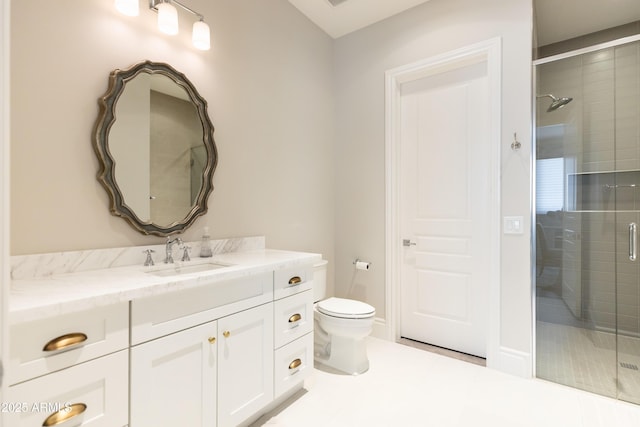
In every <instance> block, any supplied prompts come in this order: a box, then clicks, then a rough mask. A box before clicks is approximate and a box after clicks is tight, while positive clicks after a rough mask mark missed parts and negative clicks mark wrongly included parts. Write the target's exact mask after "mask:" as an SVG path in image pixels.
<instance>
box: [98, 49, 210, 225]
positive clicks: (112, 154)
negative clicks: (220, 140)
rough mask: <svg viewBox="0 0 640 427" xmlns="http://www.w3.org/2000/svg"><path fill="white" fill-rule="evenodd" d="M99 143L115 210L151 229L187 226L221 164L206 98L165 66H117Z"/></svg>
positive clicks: (102, 176) (200, 208)
mask: <svg viewBox="0 0 640 427" xmlns="http://www.w3.org/2000/svg"><path fill="white" fill-rule="evenodd" d="M100 106H101V113H100V116H99V118H98V122H97V123H96V132H95V140H94V147H95V149H96V153H97V154H98V158H99V160H100V162H101V166H102V168H101V171H100V173H99V174H98V179H99V180H100V182H102V183H103V185H104V186H105V188H106V189H107V191H108V193H109V195H110V196H111V201H112V206H111V211H112V213H114V214H115V215H119V216H122V217H123V218H125V219H126V220H127V221H129V222H130V223H131V224H132V225H133V226H134V227H135V228H136V229H138V230H139V231H141V232H143V233H145V234H156V235H161V236H166V235H169V234H172V233H175V232H179V231H183V230H184V229H186V228H187V227H188V226H189V225H190V224H191V223H192V222H193V221H194V220H195V218H196V217H197V216H198V215H202V214H203V213H204V212H206V210H207V206H206V201H207V197H208V195H209V194H210V192H211V190H212V186H211V177H212V175H213V171H214V169H215V166H216V163H217V152H216V148H215V143H214V141H213V127H212V126H211V123H210V121H209V118H208V115H207V113H206V101H204V99H202V98H201V97H200V96H199V95H198V94H197V92H196V90H195V88H194V87H193V86H192V85H191V84H190V82H188V80H187V79H186V77H184V75H182V74H180V73H178V72H176V71H175V70H173V69H172V68H171V67H169V66H168V65H166V64H157V63H151V62H148V61H147V62H143V63H140V64H138V65H136V66H134V67H132V68H130V69H129V70H124V71H121V70H115V71H114V72H112V73H111V76H110V88H109V91H108V92H107V94H106V95H105V96H104V97H103V98H101V100H100Z"/></svg>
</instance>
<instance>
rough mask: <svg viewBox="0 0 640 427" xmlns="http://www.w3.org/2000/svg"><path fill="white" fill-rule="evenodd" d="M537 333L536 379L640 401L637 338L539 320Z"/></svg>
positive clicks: (639, 362)
mask: <svg viewBox="0 0 640 427" xmlns="http://www.w3.org/2000/svg"><path fill="white" fill-rule="evenodd" d="M536 335H537V349H538V357H537V360H536V363H537V372H538V377H539V378H545V379H549V380H552V381H555V382H558V383H560V384H566V385H569V386H572V387H577V388H580V389H583V390H587V391H593V392H597V393H599V394H604V395H606V396H611V397H615V396H616V395H617V394H619V396H620V397H621V398H622V399H623V400H627V401H630V402H635V403H638V404H640V370H639V369H638V367H639V366H640V339H638V338H635V337H630V336H624V335H616V334H612V333H608V332H602V331H596V330H593V329H587V328H576V327H574V326H568V325H559V324H556V323H549V322H540V321H538V322H537V327H536ZM623 366H627V368H624V367H623ZM639 426H640V425H639Z"/></svg>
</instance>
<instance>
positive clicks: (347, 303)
mask: <svg viewBox="0 0 640 427" xmlns="http://www.w3.org/2000/svg"><path fill="white" fill-rule="evenodd" d="M318 311H320V312H321V313H323V314H326V315H327V316H333V317H342V318H348V319H362V318H365V317H372V316H373V315H374V314H375V313H376V309H375V308H373V307H372V306H370V305H369V304H367V303H364V302H362V301H355V300H352V299H345V298H335V297H333V298H329V299H326V300H324V301H320V302H319V303H318Z"/></svg>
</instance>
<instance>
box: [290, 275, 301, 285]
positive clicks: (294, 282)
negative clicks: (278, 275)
mask: <svg viewBox="0 0 640 427" xmlns="http://www.w3.org/2000/svg"><path fill="white" fill-rule="evenodd" d="M300 283H302V279H301V278H300V276H293V277H292V278H291V279H289V284H290V285H291V286H295V285H299V284H300Z"/></svg>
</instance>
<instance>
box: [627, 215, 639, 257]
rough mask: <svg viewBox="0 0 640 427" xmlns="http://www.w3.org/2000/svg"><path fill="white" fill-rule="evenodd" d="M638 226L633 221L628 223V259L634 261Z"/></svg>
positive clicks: (636, 249)
mask: <svg viewBox="0 0 640 427" xmlns="http://www.w3.org/2000/svg"><path fill="white" fill-rule="evenodd" d="M637 231H638V226H637V225H636V223H635V222H632V223H631V224H629V260H631V261H635V260H636V258H637V251H638V233H637Z"/></svg>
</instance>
